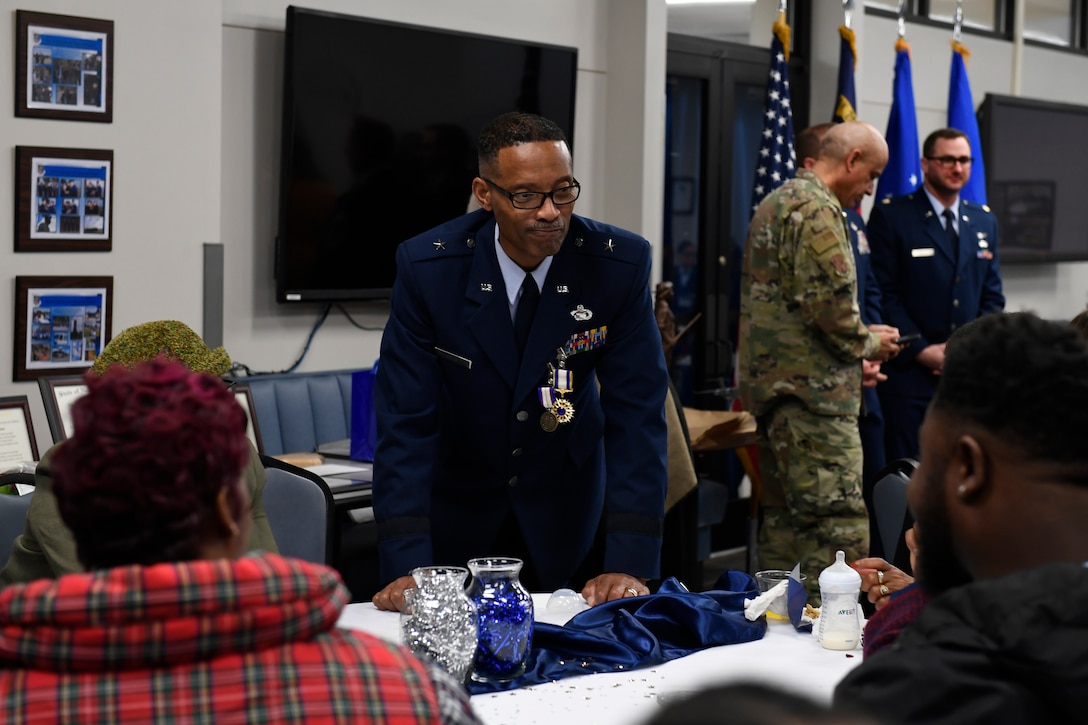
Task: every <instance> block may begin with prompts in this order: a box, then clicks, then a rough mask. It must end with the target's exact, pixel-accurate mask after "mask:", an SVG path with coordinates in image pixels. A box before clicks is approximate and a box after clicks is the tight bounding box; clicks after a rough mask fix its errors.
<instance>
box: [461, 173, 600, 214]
mask: <svg viewBox="0 0 1088 725" xmlns="http://www.w3.org/2000/svg"><path fill="white" fill-rule="evenodd" d="M480 178H481V179H484V177H482V176H481V177H480ZM484 181H486V182H487V183H488V184H490V185H491V186H492V187H494V189H495V190H496V191H500V192H502V193H503V194H505V195H506V198H507V199H509V200H510V205H511V206H513V207H514V208H515V209H539V208H540V207H542V206H544V202H545V201H546V200H548V199H551V200H552V204H555V205H556V206H565V205H567V204H573V203H574V202H575V200H577V199H578V195H579V194H580V193H582V185H581V184H579V183H578V180H577V179H575V180H574V182H573V183H572V184H570V185H569V186H562V187H560V188H558V189H554V190H553V191H507V190H506V189H504V188H502V187H501V186H499V185H498V184H496V183H495V182H494V181H492V180H491V179H484Z"/></svg>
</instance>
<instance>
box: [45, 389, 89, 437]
mask: <svg viewBox="0 0 1088 725" xmlns="http://www.w3.org/2000/svg"><path fill="white" fill-rule="evenodd" d="M38 387H39V388H40V389H41V391H42V403H43V404H44V405H45V419H46V420H47V421H49V433H50V435H52V436H53V442H54V443H60V442H61V441H62V440H65V439H66V438H68V437H69V436H71V435H72V404H73V403H75V402H76V401H77V400H79V399H80V398H82V397H83V396H84V395H86V394H87V383H85V382H84V381H83V376H82V375H52V376H43V377H40V378H38Z"/></svg>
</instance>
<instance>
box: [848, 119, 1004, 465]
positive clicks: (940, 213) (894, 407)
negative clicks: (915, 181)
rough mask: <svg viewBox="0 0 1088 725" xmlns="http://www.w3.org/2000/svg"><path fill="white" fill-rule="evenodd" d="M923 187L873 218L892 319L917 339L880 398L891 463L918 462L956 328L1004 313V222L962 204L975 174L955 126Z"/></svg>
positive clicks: (936, 142) (932, 155) (931, 143)
mask: <svg viewBox="0 0 1088 725" xmlns="http://www.w3.org/2000/svg"><path fill="white" fill-rule="evenodd" d="M922 172H923V175H924V177H925V180H924V182H923V184H922V186H921V187H919V188H918V189H917V190H915V191H914V192H912V193H910V194H907V195H906V196H902V197H897V198H894V199H885V200H884V201H883V202H882V203H880V204H877V205H876V206H875V207H874V208H873V211H872V214H870V215H869V239H870V243H871V245H872V250H873V270H874V271H875V273H876V278H877V281H878V282H879V283H880V292H881V301H882V306H883V311H884V320H885V322H886V323H887V324H889V325H893V326H895V327H897V328H899V331H900V332H901V333H902V334H903V335H911V334H918V335H919V338H918V339H917V340H914V341H913V342H911V343H910V344H909V345H907V346H906V347H905V348H904V349H903V352H901V353H900V354H899V356H898V357H897V358H896V359H895V360H893V361H892V362H891V363H889V364H888V365H887V366H885V368H884V370H885V372H886V373H887V375H888V380H887V382H884V383H882V384H881V385H880V387H879V389H878V392H879V394H880V402H881V405H882V407H883V409H884V418H885V442H886V453H887V456H888V458H889V459H895V458H904V457H906V458H917V457H918V428H919V427H920V426H921V424H922V417H923V416H924V414H925V410H926V406H927V405H928V404H929V401H930V399H931V398H932V397H933V393H934V391H935V390H936V388H937V378H938V376H939V375H940V374H941V369H942V368H943V367H944V343H945V341H946V340H947V339H948V337H949V335H951V334H952V332H953V330H955V329H956V328H958V327H961V326H963V325H964V324H966V323H968V322H970V321H971V320H974V319H975V318H977V317H980V316H982V315H984V314H987V313H989V312H999V311H1001V310H1003V309H1004V307H1005V297H1004V295H1003V294H1002V292H1001V274H1000V272H999V271H998V266H997V219H996V217H995V216H994V215H993V213H992V212H991V211H990V209H989V207H987V206H982V205H979V204H976V203H974V202H971V201H968V200H967V199H961V198H960V190H961V189H962V188H963V185H964V184H966V183H967V180H968V178H970V175H971V146H970V143H969V142H968V140H967V137H966V136H965V135H964V134H963V132H961V131H958V130H956V129H954V128H944V129H939V130H937V131H934V132H933V133H931V134H930V135H929V136H928V137H927V138H926V140H925V143H924V144H923V146H922Z"/></svg>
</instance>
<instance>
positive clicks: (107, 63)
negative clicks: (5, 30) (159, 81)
mask: <svg viewBox="0 0 1088 725" xmlns="http://www.w3.org/2000/svg"><path fill="white" fill-rule="evenodd" d="M15 27H16V30H15V115H16V116H26V117H31V118H53V119H62V120H67V121H93V122H97V123H113V21H112V20H94V19H91V18H79V17H74V16H71V15H53V14H51V13H36V12H31V11H29V10H17V11H16V12H15Z"/></svg>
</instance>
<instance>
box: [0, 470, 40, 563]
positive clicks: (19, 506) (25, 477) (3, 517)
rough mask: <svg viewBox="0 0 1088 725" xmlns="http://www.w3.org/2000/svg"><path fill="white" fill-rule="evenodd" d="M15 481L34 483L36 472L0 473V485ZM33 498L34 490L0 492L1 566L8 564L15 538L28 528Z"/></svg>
mask: <svg viewBox="0 0 1088 725" xmlns="http://www.w3.org/2000/svg"><path fill="white" fill-rule="evenodd" d="M14 483H24V484H29V485H33V484H34V474H33V473H3V474H0V486H2V485H7V484H14ZM32 498H34V493H33V492H31V493H28V494H26V495H24V496H16V495H14V494H0V568H2V567H3V566H4V565H5V564H7V561H8V558H9V557H10V556H11V549H12V545H13V544H14V543H15V538H16V537H17V536H19V534H21V533H23V530H24V529H25V528H26V512H27V510H28V509H29V508H30V500H31V499H32Z"/></svg>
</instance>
